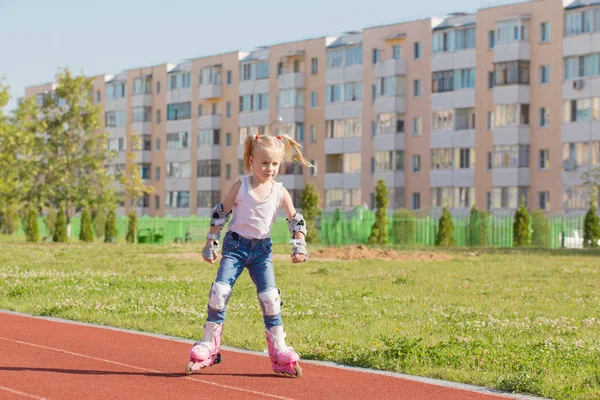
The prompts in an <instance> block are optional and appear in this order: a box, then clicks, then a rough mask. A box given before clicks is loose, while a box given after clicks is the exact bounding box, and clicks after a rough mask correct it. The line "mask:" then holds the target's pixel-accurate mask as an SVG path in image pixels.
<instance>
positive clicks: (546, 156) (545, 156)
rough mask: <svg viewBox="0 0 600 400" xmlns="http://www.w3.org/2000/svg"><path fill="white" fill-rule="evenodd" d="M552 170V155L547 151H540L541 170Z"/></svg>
mask: <svg viewBox="0 0 600 400" xmlns="http://www.w3.org/2000/svg"><path fill="white" fill-rule="evenodd" d="M549 168H550V153H549V152H548V150H547V149H544V150H540V169H549Z"/></svg>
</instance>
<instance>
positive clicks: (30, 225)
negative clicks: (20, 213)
mask: <svg viewBox="0 0 600 400" xmlns="http://www.w3.org/2000/svg"><path fill="white" fill-rule="evenodd" d="M26 221H27V223H26V224H25V237H26V239H27V241H28V242H30V243H37V242H38V241H39V240H40V232H39V229H38V213H37V210H36V209H35V207H33V206H31V205H30V206H29V208H28V209H27V214H26Z"/></svg>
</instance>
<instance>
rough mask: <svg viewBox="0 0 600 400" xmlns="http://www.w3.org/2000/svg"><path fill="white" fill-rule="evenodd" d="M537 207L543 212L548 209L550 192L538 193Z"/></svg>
mask: <svg viewBox="0 0 600 400" xmlns="http://www.w3.org/2000/svg"><path fill="white" fill-rule="evenodd" d="M538 207H539V208H540V210H545V211H546V210H549V209H550V192H548V191H545V192H538Z"/></svg>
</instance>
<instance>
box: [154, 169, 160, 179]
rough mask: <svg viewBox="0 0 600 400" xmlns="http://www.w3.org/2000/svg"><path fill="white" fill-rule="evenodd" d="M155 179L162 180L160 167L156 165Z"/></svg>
mask: <svg viewBox="0 0 600 400" xmlns="http://www.w3.org/2000/svg"><path fill="white" fill-rule="evenodd" d="M154 180H155V181H160V167H154Z"/></svg>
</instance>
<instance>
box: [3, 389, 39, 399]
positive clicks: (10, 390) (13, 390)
mask: <svg viewBox="0 0 600 400" xmlns="http://www.w3.org/2000/svg"><path fill="white" fill-rule="evenodd" d="M0 390H5V391H7V392H8V393H13V394H18V395H21V396H24V397H28V398H30V399H36V400H48V399H47V398H45V397H37V396H34V395H32V394H29V393H23V392H19V391H18V390H15V389H11V388H7V387H4V386H0Z"/></svg>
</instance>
